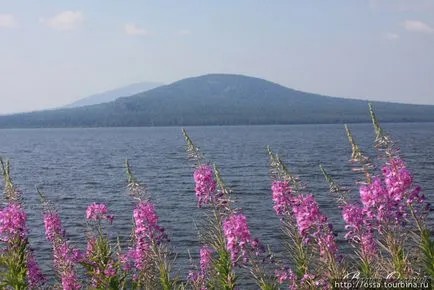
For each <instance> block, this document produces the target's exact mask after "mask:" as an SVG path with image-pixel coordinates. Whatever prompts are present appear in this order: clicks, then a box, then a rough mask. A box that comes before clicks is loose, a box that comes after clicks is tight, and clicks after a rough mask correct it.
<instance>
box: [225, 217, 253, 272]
mask: <svg viewBox="0 0 434 290" xmlns="http://www.w3.org/2000/svg"><path fill="white" fill-rule="evenodd" d="M223 230H224V235H225V239H226V248H227V250H228V251H229V252H230V254H231V260H232V263H233V264H234V265H237V264H245V263H247V261H248V259H249V257H248V255H247V254H248V250H249V246H251V247H255V246H257V242H255V241H254V240H253V239H252V235H251V234H250V230H249V227H248V225H247V218H246V217H245V216H244V215H243V214H241V213H238V214H232V215H230V216H229V217H227V218H226V219H225V220H224V222H223Z"/></svg>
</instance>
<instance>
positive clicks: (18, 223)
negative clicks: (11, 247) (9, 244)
mask: <svg viewBox="0 0 434 290" xmlns="http://www.w3.org/2000/svg"><path fill="white" fill-rule="evenodd" d="M26 221H27V215H26V213H25V212H24V210H23V209H22V207H21V205H19V204H14V203H12V204H9V205H8V206H7V207H5V208H4V209H2V210H0V239H3V240H5V241H8V240H9V239H12V238H14V237H16V236H19V237H20V238H24V237H25V236H26V233H27V231H28V230H27V228H26ZM2 236H4V238H2Z"/></svg>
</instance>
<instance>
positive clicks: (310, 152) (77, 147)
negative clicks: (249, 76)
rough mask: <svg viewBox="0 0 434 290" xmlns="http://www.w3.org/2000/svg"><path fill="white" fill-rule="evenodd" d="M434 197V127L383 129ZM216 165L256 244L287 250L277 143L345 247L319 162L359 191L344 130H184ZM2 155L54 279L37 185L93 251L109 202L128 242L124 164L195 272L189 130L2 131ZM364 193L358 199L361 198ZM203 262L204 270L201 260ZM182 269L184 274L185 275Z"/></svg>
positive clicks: (359, 136) (73, 236) (361, 128)
mask: <svg viewBox="0 0 434 290" xmlns="http://www.w3.org/2000/svg"><path fill="white" fill-rule="evenodd" d="M350 128H352V130H353V134H354V136H355V138H356V140H357V142H358V143H359V144H360V145H361V147H362V148H363V149H365V150H366V151H368V152H371V153H374V151H373V149H372V143H373V140H374V133H373V130H372V126H371V125H370V124H355V125H351V126H350ZM384 128H385V129H386V130H387V131H388V132H390V133H391V135H392V136H393V137H394V139H395V140H396V141H397V143H398V144H399V146H400V148H401V151H402V155H403V157H404V158H405V160H406V161H407V163H408V165H409V168H410V169H411V170H412V172H413V173H414V176H415V181H416V182H417V183H418V184H420V185H421V186H422V188H423V190H424V191H425V193H426V195H427V197H428V199H429V200H430V201H431V202H432V201H434V193H433V192H434V190H433V189H434V183H433V182H432V180H433V178H434V124H433V123H424V124H385V125H384ZM186 129H187V131H188V132H189V134H190V136H191V138H192V139H193V141H194V142H195V143H196V144H197V145H198V146H199V147H200V148H201V149H202V151H203V152H205V154H206V157H207V158H208V159H209V160H212V161H214V162H215V163H217V165H218V166H219V167H220V168H221V171H222V174H223V177H224V179H225V181H226V183H227V185H229V186H230V187H231V188H232V190H233V198H234V199H235V200H236V205H237V206H238V207H240V208H242V209H243V212H244V213H245V214H246V215H247V217H248V222H249V226H250V228H251V231H252V233H253V235H254V236H256V237H258V238H259V239H260V240H261V241H262V242H263V243H265V244H270V245H271V248H272V249H273V250H274V251H276V252H280V251H281V250H282V245H281V243H280V232H279V220H278V218H276V216H275V214H274V211H273V209H272V201H271V190H270V185H271V178H270V175H269V166H268V159H267V155H266V153H265V147H266V146H267V145H270V146H271V148H272V149H273V151H275V152H276V153H279V154H280V155H281V157H282V158H283V160H284V161H285V162H286V163H287V165H288V167H289V168H291V169H292V171H293V172H295V173H297V174H298V175H299V176H300V178H301V180H302V181H303V182H305V183H306V185H307V188H308V190H309V191H310V192H311V193H314V194H315V196H316V198H317V199H318V201H319V203H320V205H321V206H322V210H323V212H324V213H326V214H327V215H328V216H329V217H330V219H331V220H332V221H333V222H334V223H335V224H336V230H337V233H338V239H339V240H340V241H342V239H343V226H342V224H341V219H340V213H339V211H338V210H337V209H336V207H335V203H334V202H331V198H330V196H329V194H328V185H327V183H326V182H325V181H324V179H323V177H322V175H321V173H320V171H319V164H323V165H324V166H325V167H326V168H327V169H328V170H329V172H330V173H332V174H333V175H334V176H335V177H336V180H337V181H339V182H340V183H341V184H344V185H352V184H353V183H354V181H355V179H356V178H359V179H360V178H361V177H360V176H359V175H357V174H354V173H352V172H351V170H350V168H351V166H350V164H349V163H348V159H349V157H350V154H351V148H350V146H349V144H348V141H347V139H346V136H345V130H344V128H343V126H342V125H294V126H233V127H226V126H225V127H191V128H186ZM0 156H2V157H3V158H9V159H10V160H11V164H12V173H13V177H14V180H15V182H16V184H17V185H18V187H19V188H20V189H21V190H22V191H23V192H24V200H25V206H26V209H27V211H28V215H29V221H28V225H29V228H30V229H31V233H30V242H31V245H32V247H33V248H34V249H35V250H36V256H37V258H38V260H39V262H40V263H42V264H43V266H44V269H45V272H47V273H50V270H49V268H50V266H49V265H51V255H50V248H49V244H48V243H47V242H46V241H45V238H44V226H43V222H42V219H41V215H42V213H41V207H40V205H39V199H38V195H37V193H36V190H35V186H38V187H39V188H40V189H41V190H42V191H43V192H44V193H45V195H47V196H48V198H49V199H50V200H51V201H52V202H53V203H54V204H56V206H57V208H58V210H59V212H60V214H61V217H62V222H63V225H64V226H65V228H66V230H67V234H68V237H69V239H70V240H71V242H72V244H73V245H75V246H78V247H81V248H84V247H85V244H84V238H85V236H86V234H85V232H86V224H85V219H84V215H85V210H86V208H87V206H88V204H90V203H92V202H99V203H106V204H108V206H109V208H110V209H111V210H112V211H113V212H114V214H115V220H114V225H113V227H112V234H113V235H119V236H120V237H121V241H127V240H128V238H129V234H130V231H131V215H132V208H133V203H132V201H131V199H130V198H129V197H128V196H127V195H126V194H125V186H126V176H125V170H124V167H123V165H124V161H125V159H126V158H128V159H130V161H131V165H132V167H133V169H134V171H135V173H136V175H137V177H138V179H139V180H140V181H141V182H142V183H144V184H146V186H147V187H148V189H149V192H150V193H151V195H152V200H153V201H154V202H155V204H156V209H157V212H158V214H159V217H160V224H161V225H162V226H164V227H165V228H166V231H167V233H168V235H169V236H170V239H171V243H172V245H173V246H174V250H175V251H176V252H177V253H178V258H177V263H176V264H177V266H185V265H188V264H189V261H188V254H187V251H191V252H192V254H194V256H196V253H197V251H198V248H197V245H198V243H197V234H196V231H195V228H194V226H193V224H194V222H195V221H197V220H198V219H199V218H200V217H201V214H202V213H203V211H202V210H200V209H198V208H197V207H196V199H195V194H194V182H193V169H192V167H191V163H190V162H189V161H188V160H187V156H186V153H185V142H184V139H183V136H182V133H181V128H167V127H166V128H104V129H99V128H98V129H35V130H0ZM354 194H357V191H356V190H355V191H354ZM196 262H198V261H197V260H196ZM185 271H186V268H185V267H183V270H182V271H181V273H183V274H185Z"/></svg>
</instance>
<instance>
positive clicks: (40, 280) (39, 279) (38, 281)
mask: <svg viewBox="0 0 434 290" xmlns="http://www.w3.org/2000/svg"><path fill="white" fill-rule="evenodd" d="M27 278H28V280H29V288H30V289H37V288H38V287H40V286H41V285H43V284H44V283H45V282H46V279H45V276H44V274H43V273H42V271H41V269H40V268H39V266H38V264H37V263H36V260H35V257H34V256H33V254H32V253H29V254H28V256H27Z"/></svg>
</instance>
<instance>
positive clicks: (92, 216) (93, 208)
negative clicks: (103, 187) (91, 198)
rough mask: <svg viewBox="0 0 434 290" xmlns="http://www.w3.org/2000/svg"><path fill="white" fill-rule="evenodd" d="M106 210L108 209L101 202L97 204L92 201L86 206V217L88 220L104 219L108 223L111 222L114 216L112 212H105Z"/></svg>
mask: <svg viewBox="0 0 434 290" xmlns="http://www.w3.org/2000/svg"><path fill="white" fill-rule="evenodd" d="M107 212H108V209H107V206H106V205H105V204H102V203H100V204H98V203H95V202H94V203H92V204H91V205H89V206H88V207H87V210H86V218H87V219H88V220H93V221H98V220H103V219H106V220H108V221H109V222H110V223H112V222H113V217H114V216H113V215H112V214H107Z"/></svg>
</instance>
